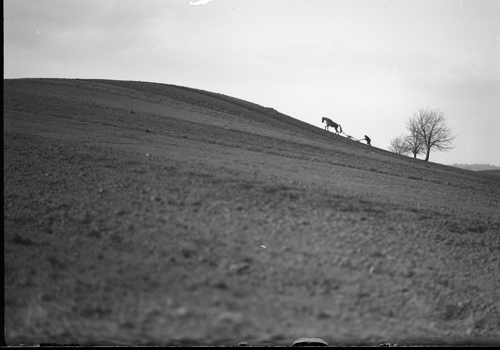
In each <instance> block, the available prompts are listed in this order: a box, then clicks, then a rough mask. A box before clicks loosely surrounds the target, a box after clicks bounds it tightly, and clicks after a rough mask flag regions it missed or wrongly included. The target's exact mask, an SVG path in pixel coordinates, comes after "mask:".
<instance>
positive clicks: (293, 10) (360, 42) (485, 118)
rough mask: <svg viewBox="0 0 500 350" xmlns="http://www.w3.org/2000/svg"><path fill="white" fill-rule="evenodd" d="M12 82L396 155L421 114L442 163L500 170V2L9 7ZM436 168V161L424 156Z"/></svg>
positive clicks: (16, 0)
mask: <svg viewBox="0 0 500 350" xmlns="http://www.w3.org/2000/svg"><path fill="white" fill-rule="evenodd" d="M3 6H4V78H8V79H9V78H38V77H41V78H80V79H85V78H88V79H114V80H136V81H149V82H157V83H164V84H174V85H180V86H186V87H192V88H197V89H202V90H207V91H212V92H217V93H221V94H225V95H229V96H233V97H237V98H240V99H243V100H247V101H250V102H253V103H257V104H259V105H262V106H265V107H272V108H274V109H276V110H278V111H279V112H281V113H284V114H286V115H289V116H291V117H293V118H296V119H299V120H302V121H304V122H307V123H309V124H312V125H315V126H317V127H321V128H323V127H324V124H321V118H322V117H327V118H330V119H332V120H333V121H335V122H337V123H338V124H340V125H341V126H342V128H343V130H344V132H345V133H346V134H348V135H351V136H354V137H355V138H358V139H360V138H363V137H364V135H368V136H369V137H370V138H371V140H372V145H373V146H376V147H379V148H382V149H388V147H389V145H390V141H391V139H393V138H395V137H397V136H400V135H404V134H407V133H408V132H407V130H406V121H407V120H408V119H409V118H410V117H411V116H412V115H413V113H414V112H415V111H416V110H417V109H418V108H419V107H430V108H438V109H439V110H440V111H442V112H444V114H445V116H446V117H447V121H448V126H449V127H450V128H451V129H452V130H453V133H454V134H455V135H457V137H456V138H455V140H454V142H453V143H454V145H455V148H454V149H453V150H451V151H448V152H431V155H430V159H429V160H430V161H431V162H436V163H441V164H447V165H451V164H454V163H462V164H463V163H467V164H491V165H495V166H500V0H474V1H472V0H193V1H190V0H37V1H34V0H4V2H3ZM419 158H424V155H422V156H419Z"/></svg>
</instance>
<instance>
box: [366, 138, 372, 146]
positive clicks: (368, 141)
mask: <svg viewBox="0 0 500 350" xmlns="http://www.w3.org/2000/svg"><path fill="white" fill-rule="evenodd" d="M365 140H366V143H367V144H368V146H371V143H370V142H372V140H370V138H369V137H368V136H366V135H365Z"/></svg>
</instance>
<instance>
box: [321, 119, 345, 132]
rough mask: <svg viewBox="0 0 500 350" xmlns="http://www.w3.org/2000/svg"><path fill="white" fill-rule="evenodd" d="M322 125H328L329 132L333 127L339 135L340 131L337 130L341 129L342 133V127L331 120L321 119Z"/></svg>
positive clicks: (326, 127) (326, 128)
mask: <svg viewBox="0 0 500 350" xmlns="http://www.w3.org/2000/svg"><path fill="white" fill-rule="evenodd" d="M321 123H326V126H325V130H329V127H330V126H333V128H334V129H335V132H336V133H337V134H338V133H339V131H338V130H337V128H340V132H342V127H341V126H340V124H337V123H335V122H334V121H333V120H331V119H328V118H325V117H323V119H321Z"/></svg>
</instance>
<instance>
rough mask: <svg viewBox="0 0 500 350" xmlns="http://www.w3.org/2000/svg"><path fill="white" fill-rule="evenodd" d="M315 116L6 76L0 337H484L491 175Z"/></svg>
mask: <svg viewBox="0 0 500 350" xmlns="http://www.w3.org/2000/svg"><path fill="white" fill-rule="evenodd" d="M320 120H321V117H320V116H319V117H318V125H317V126H313V125H310V124H306V123H303V122H301V121H298V120H296V119H293V118H291V117H288V116H285V115H283V114H281V113H279V112H277V111H275V110H274V109H272V108H265V107H261V106H258V105H256V104H253V103H250V102H246V101H243V100H239V99H236V98H232V97H229V96H224V95H221V94H216V93H210V92H206V91H201V90H195V89H189V88H184V87H179V86H173V85H164V84H153V83H144V82H131V81H112V80H81V79H18V80H4V133H3V136H4V266H5V267H4V276H5V278H4V288H5V294H4V306H5V314H4V315H5V316H4V322H5V331H4V336H5V339H6V342H7V344H8V345H20V344H40V343H56V344H118V345H120V344H121V345H126V344H140V345H144V344H151V345H234V344H238V343H239V342H247V343H248V344H249V345H291V344H292V342H293V341H294V340H295V339H297V338H300V337H319V338H322V339H324V340H325V341H326V342H328V344H330V345H356V344H357V345H377V344H380V343H389V344H398V345H405V344H408V345H409V344H495V343H499V342H500V278H499V276H500V273H499V272H500V254H499V252H500V214H499V213H500V186H499V184H500V176H499V175H498V173H496V174H495V173H492V174H482V173H480V172H472V171H468V170H463V169H458V168H453V167H449V166H445V165H441V164H436V163H432V162H425V161H422V160H419V159H413V158H410V157H405V156H400V155H396V154H394V153H390V152H388V151H385V150H383V149H380V148H377V138H376V136H375V135H370V136H371V138H372V146H371V147H370V146H368V145H366V144H365V143H362V142H356V141H353V140H348V139H347V138H346V137H343V136H342V135H336V134H335V133H333V132H329V131H325V130H324V129H323V126H324V125H321V123H320ZM337 122H340V123H341V124H342V122H341V120H337ZM346 132H348V133H349V132H350V133H356V134H364V133H366V132H365V131H364V130H359V131H352V130H351V131H346ZM431 160H432V154H431Z"/></svg>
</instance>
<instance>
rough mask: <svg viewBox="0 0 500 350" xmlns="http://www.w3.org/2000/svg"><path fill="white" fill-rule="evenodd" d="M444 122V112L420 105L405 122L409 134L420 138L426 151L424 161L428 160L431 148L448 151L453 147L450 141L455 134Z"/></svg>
mask: <svg viewBox="0 0 500 350" xmlns="http://www.w3.org/2000/svg"><path fill="white" fill-rule="evenodd" d="M446 122H447V120H446V117H445V116H444V113H443V112H442V111H440V110H439V109H437V108H436V109H430V108H429V107H427V108H424V107H420V108H419V109H418V110H417V111H416V112H415V113H414V114H413V117H412V118H410V119H409V120H408V122H407V123H406V126H407V128H408V130H409V131H410V134H411V135H412V136H413V137H417V138H420V139H421V142H422V143H423V145H424V147H425V151H426V155H425V160H426V161H429V155H430V152H431V150H432V149H433V148H435V149H437V150H438V151H448V150H450V149H452V148H454V146H453V144H452V143H451V142H452V141H453V140H454V139H455V137H456V135H453V134H452V130H451V129H450V128H449V127H448V125H446ZM415 156H416V155H415Z"/></svg>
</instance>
